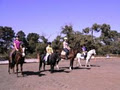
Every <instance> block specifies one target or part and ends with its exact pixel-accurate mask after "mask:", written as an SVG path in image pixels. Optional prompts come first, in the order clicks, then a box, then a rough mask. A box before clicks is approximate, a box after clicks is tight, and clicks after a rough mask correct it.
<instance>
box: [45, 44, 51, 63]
mask: <svg viewBox="0 0 120 90" xmlns="http://www.w3.org/2000/svg"><path fill="white" fill-rule="evenodd" d="M52 53H53V49H52V47H51V42H48V46H47V47H46V56H45V63H46V64H47V60H48V56H49V55H51V54H52Z"/></svg>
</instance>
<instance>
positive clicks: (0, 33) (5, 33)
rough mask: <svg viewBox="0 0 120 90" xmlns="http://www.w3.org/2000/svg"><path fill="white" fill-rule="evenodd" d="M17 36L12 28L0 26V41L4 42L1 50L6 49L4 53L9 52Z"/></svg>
mask: <svg viewBox="0 0 120 90" xmlns="http://www.w3.org/2000/svg"><path fill="white" fill-rule="evenodd" d="M14 36H15V33H14V30H12V28H11V27H7V26H5V27H2V26H0V40H1V41H2V42H1V43H2V46H1V48H3V49H4V52H7V51H8V49H10V48H11V46H12V41H13V37H14Z"/></svg>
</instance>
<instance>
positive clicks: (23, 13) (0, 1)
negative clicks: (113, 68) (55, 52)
mask: <svg viewBox="0 0 120 90" xmlns="http://www.w3.org/2000/svg"><path fill="white" fill-rule="evenodd" d="M119 4H120V0H0V26H10V27H12V28H13V30H14V31H15V32H18V31H20V30H22V31H24V32H25V34H26V35H27V34H28V33H38V34H39V35H45V36H46V38H48V37H49V38H48V39H49V40H53V39H54V38H55V37H56V36H57V35H58V34H60V31H61V27H62V26H65V25H70V24H71V25H72V26H73V29H74V30H75V31H82V29H84V28H86V27H91V26H92V25H93V24H94V23H98V24H103V23H106V24H109V25H111V29H112V30H117V31H118V32H120V5H119Z"/></svg>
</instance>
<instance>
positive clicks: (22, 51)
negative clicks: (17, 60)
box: [19, 47, 25, 57]
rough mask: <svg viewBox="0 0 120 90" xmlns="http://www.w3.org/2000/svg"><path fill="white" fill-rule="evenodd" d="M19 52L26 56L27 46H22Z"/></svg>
mask: <svg viewBox="0 0 120 90" xmlns="http://www.w3.org/2000/svg"><path fill="white" fill-rule="evenodd" d="M19 52H20V53H21V54H22V56H23V57H25V47H22V48H20V49H19Z"/></svg>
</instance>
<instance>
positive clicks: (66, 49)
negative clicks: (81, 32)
mask: <svg viewBox="0 0 120 90" xmlns="http://www.w3.org/2000/svg"><path fill="white" fill-rule="evenodd" d="M63 50H64V51H65V52H66V59H68V55H69V50H70V47H69V45H68V43H67V37H64V41H63Z"/></svg>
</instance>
